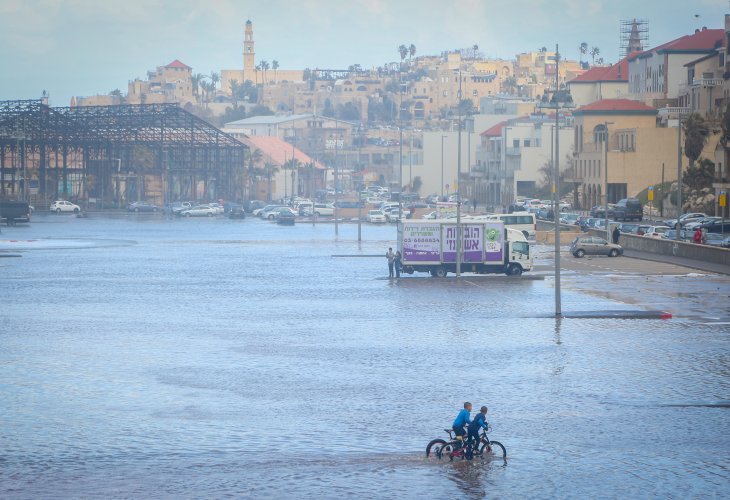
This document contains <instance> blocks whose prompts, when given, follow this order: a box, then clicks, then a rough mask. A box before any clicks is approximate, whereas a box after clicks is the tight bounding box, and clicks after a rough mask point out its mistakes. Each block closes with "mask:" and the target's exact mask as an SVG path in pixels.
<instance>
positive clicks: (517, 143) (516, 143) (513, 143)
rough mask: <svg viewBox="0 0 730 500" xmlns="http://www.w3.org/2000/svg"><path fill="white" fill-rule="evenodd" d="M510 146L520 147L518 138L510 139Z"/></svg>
mask: <svg viewBox="0 0 730 500" xmlns="http://www.w3.org/2000/svg"><path fill="white" fill-rule="evenodd" d="M512 147H513V148H515V149H520V140H519V139H512Z"/></svg>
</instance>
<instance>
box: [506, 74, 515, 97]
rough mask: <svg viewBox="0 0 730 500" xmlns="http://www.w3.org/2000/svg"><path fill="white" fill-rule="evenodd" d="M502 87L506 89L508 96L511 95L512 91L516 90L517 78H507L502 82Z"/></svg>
mask: <svg viewBox="0 0 730 500" xmlns="http://www.w3.org/2000/svg"><path fill="white" fill-rule="evenodd" d="M502 86H503V87H504V88H506V89H507V92H508V93H509V94H513V93H514V90H515V89H516V88H517V78H515V77H514V76H508V77H507V78H505V80H504V81H503V82H502Z"/></svg>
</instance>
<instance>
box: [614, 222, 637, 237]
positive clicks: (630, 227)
mask: <svg viewBox="0 0 730 500" xmlns="http://www.w3.org/2000/svg"><path fill="white" fill-rule="evenodd" d="M618 230H619V231H621V232H622V233H624V234H638V233H639V224H629V223H626V222H624V223H623V224H619V226H618Z"/></svg>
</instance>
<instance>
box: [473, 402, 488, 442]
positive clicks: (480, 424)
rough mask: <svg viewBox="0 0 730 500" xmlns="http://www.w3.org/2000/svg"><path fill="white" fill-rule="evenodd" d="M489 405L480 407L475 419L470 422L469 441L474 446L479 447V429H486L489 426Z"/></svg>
mask: <svg viewBox="0 0 730 500" xmlns="http://www.w3.org/2000/svg"><path fill="white" fill-rule="evenodd" d="M486 418H487V407H486V406H482V407H481V408H480V409H479V413H477V414H476V415H475V416H474V420H472V421H471V423H470V424H469V442H470V443H471V444H472V446H473V447H474V448H478V447H479V430H480V429H484V430H485V431H486V430H487V428H488V427H489V424H487V420H486Z"/></svg>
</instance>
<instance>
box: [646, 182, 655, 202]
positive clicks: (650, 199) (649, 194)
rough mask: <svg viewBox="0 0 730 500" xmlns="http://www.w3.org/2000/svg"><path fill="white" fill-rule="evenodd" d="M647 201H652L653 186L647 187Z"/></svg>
mask: <svg viewBox="0 0 730 500" xmlns="http://www.w3.org/2000/svg"><path fill="white" fill-rule="evenodd" d="M647 195H648V198H649V201H654V186H649V192H648V193H647Z"/></svg>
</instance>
